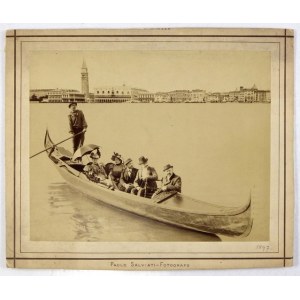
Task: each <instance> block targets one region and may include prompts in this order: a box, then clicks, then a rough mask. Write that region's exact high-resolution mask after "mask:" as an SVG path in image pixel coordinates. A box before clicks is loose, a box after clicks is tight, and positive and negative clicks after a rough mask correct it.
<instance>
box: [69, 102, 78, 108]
mask: <svg viewBox="0 0 300 300" xmlns="http://www.w3.org/2000/svg"><path fill="white" fill-rule="evenodd" d="M72 105H75V106H77V103H76V102H71V103H70V104H69V108H71V106H72Z"/></svg>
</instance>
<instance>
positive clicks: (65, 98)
mask: <svg viewBox="0 0 300 300" xmlns="http://www.w3.org/2000/svg"><path fill="white" fill-rule="evenodd" d="M48 102H49V103H66V102H67V103H69V102H85V95H84V94H83V93H80V92H79V91H77V90H67V89H55V90H51V91H49V92H48Z"/></svg>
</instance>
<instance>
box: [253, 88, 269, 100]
mask: <svg viewBox="0 0 300 300" xmlns="http://www.w3.org/2000/svg"><path fill="white" fill-rule="evenodd" d="M256 102H265V103H270V102H271V92H270V91H268V90H258V91H257V93H256Z"/></svg>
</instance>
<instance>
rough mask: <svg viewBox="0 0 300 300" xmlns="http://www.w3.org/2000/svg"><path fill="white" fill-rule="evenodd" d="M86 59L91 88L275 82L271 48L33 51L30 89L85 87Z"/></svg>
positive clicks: (220, 88) (227, 87) (265, 85)
mask: <svg viewBox="0 0 300 300" xmlns="http://www.w3.org/2000/svg"><path fill="white" fill-rule="evenodd" d="M83 59H85V61H86V64H87V67H88V73H89V86H90V92H93V89H94V88H96V87H101V86H120V85H123V84H125V85H127V86H130V87H136V88H142V89H146V90H148V91H150V92H159V91H161V92H164V91H171V90H178V89H188V90H192V89H203V90H206V91H207V92H226V91H232V90H235V89H236V88H239V87H240V86H244V87H252V86H253V84H256V86H257V88H258V89H270V87H271V56H270V53H269V52H267V51H215V50H211V51H195V50H190V51H187V50H184V51H181V50H176V51H169V50H168V51H161V50H159V51H156V50H151V51H144V50H143V51H124V50H123V51H120V50H116V51H34V52H32V55H31V57H30V88H31V89H42V88H70V89H77V90H79V91H80V90H81V66H82V62H83Z"/></svg>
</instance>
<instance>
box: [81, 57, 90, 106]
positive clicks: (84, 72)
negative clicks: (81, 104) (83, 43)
mask: <svg viewBox="0 0 300 300" xmlns="http://www.w3.org/2000/svg"><path fill="white" fill-rule="evenodd" d="M81 93H82V94H84V96H85V101H88V98H89V74H88V69H87V66H86V63H85V60H84V59H83V62H82V67H81Z"/></svg>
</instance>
